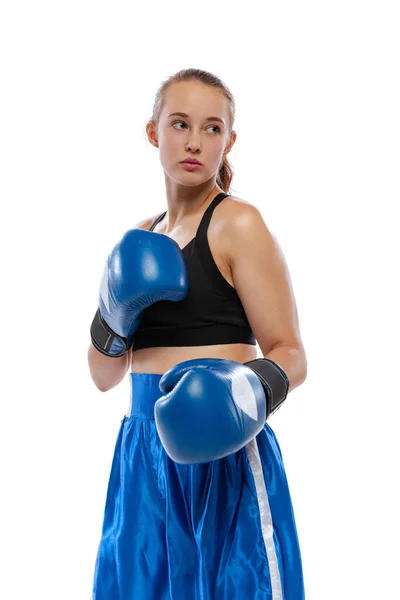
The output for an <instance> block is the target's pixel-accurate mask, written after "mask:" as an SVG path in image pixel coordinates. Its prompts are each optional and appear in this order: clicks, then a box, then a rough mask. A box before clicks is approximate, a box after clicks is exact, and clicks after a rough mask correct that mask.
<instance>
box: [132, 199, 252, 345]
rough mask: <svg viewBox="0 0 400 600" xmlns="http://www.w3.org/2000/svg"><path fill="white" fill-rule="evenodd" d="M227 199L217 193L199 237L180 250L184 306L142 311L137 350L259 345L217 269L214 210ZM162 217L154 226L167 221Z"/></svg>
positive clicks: (164, 305)
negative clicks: (211, 231) (211, 230)
mask: <svg viewBox="0 0 400 600" xmlns="http://www.w3.org/2000/svg"><path fill="white" fill-rule="evenodd" d="M227 196H228V194H225V193H223V192H222V193H220V194H218V195H217V196H216V197H215V198H214V200H213V201H212V202H211V204H210V205H209V206H208V208H207V209H206V211H205V213H204V215H203V217H202V219H201V222H200V225H199V227H198V229H197V233H196V235H195V237H194V238H193V239H192V240H191V241H190V242H189V243H188V244H187V245H186V246H185V247H184V248H183V249H182V253H183V256H184V258H185V261H186V265H187V270H188V279H189V289H188V294H187V296H186V298H185V299H184V300H182V301H180V302H172V301H171V300H163V301H161V302H155V303H154V304H152V305H151V306H149V307H148V308H146V309H145V310H144V311H143V316H142V319H141V321H140V324H139V327H138V329H137V330H136V333H135V336H134V341H133V351H135V350H139V349H141V348H154V347H161V346H208V345H215V344H239V343H240V344H252V345H255V344H256V339H255V337H254V335H253V332H252V330H251V328H250V325H249V322H248V320H247V317H246V313H245V312H244V309H243V306H242V303H241V301H240V299H239V296H238V294H237V292H236V290H235V288H234V287H232V286H231V285H230V283H228V281H227V280H226V279H225V277H224V276H223V275H222V273H221V271H220V270H219V268H218V267H217V265H216V263H215V261H214V258H213V255H212V253H211V250H210V246H209V244H208V239H207V229H208V225H209V223H210V220H211V217H212V214H213V212H214V209H215V208H216V207H217V206H218V204H219V203H220V202H221V201H222V200H223V199H224V198H226V197H227ZM165 215H166V212H164V213H162V214H161V215H160V216H159V217H157V219H156V220H155V221H154V223H153V224H152V226H151V227H150V231H153V229H154V227H155V226H156V225H157V224H158V223H159V222H160V221H161V220H162V219H163V218H164V217H165Z"/></svg>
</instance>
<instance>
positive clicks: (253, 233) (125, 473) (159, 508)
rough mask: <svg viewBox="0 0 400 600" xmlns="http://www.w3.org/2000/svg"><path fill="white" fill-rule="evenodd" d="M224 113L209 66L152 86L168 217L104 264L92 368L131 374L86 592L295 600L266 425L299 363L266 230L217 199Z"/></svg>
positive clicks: (302, 371)
mask: <svg viewBox="0 0 400 600" xmlns="http://www.w3.org/2000/svg"><path fill="white" fill-rule="evenodd" d="M234 109H235V107H234V100H233V98H232V95H231V93H230V92H229V90H228V89H227V87H226V86H225V85H224V84H223V82H221V81H220V80H219V79H218V78H217V77H215V76H214V75H212V74H210V73H207V72H204V71H200V70H195V69H188V70H184V71H180V72H179V73H177V74H175V75H174V76H172V77H170V78H169V79H168V80H166V81H165V82H164V83H163V85H162V86H161V88H160V90H159V91H158V93H157V97H156V101H155V105H154V111H153V115H152V118H151V119H150V120H149V122H148V124H147V135H148V139H149V141H150V143H151V144H152V145H153V146H155V147H156V148H158V149H159V155H160V161H161V164H162V167H163V169H164V174H165V185H166V197H167V210H166V211H165V212H164V213H162V214H161V215H159V216H154V217H151V218H149V219H145V220H144V221H142V222H140V223H138V224H137V225H136V227H134V228H133V229H132V230H130V231H128V232H127V233H126V234H125V236H124V237H123V238H122V240H121V241H120V242H119V243H118V244H117V245H116V246H115V248H114V249H113V251H112V252H111V254H110V256H109V259H108V261H107V264H106V268H105V272H104V276H103V279H102V282H101V286H100V306H99V309H98V311H97V313H96V316H95V318H94V320H93V323H92V326H91V336H92V344H91V345H90V348H89V354H88V360H89V367H90V372H91V376H92V378H93V381H94V382H95V384H96V385H97V387H98V388H99V389H100V390H101V391H107V390H109V389H110V388H112V387H114V386H115V385H117V384H118V383H119V382H120V381H121V380H122V379H123V377H124V376H125V374H126V372H127V371H128V370H130V371H131V372H130V380H131V384H132V385H131V391H132V393H131V402H130V407H129V410H128V412H127V414H126V415H125V416H124V418H123V420H122V423H121V428H120V433H119V436H118V439H117V443H116V448H115V454H114V459H113V464H112V469H111V475H110V481H109V486H108V491H107V499H106V506H105V515H104V523H103V530H102V536H101V540H100V544H99V550H98V554H97V560H96V565H95V575H94V584H93V600H228V599H229V600H304V587H303V575H302V566H301V556H300V549H299V543H298V538H297V532H296V525H295V519H294V513H293V508H292V503H291V499H290V493H289V488H288V483H287V480H286V476H285V469H284V465H283V461H282V456H281V452H280V449H279V445H278V442H277V440H276V437H275V435H274V433H273V431H272V429H271V427H270V426H269V425H268V424H267V423H266V420H267V419H268V417H269V416H270V415H271V414H272V413H273V412H274V411H275V410H277V408H279V407H280V406H281V404H282V403H283V402H284V400H285V399H286V397H287V394H288V392H289V391H291V390H293V389H294V388H296V387H297V386H299V385H300V384H301V383H302V382H303V381H304V380H305V378H306V371H307V363H306V357H305V352H304V348H303V344H302V341H301V337H300V331H299V323H298V316H297V310H296V304H295V299H294V294H293V290H292V286H291V282H290V276H289V273H288V269H287V266H286V262H285V259H284V256H283V254H282V251H281V250H280V247H279V245H278V243H277V240H276V239H275V238H274V236H273V235H271V233H270V232H269V230H268V228H267V226H266V225H265V223H264V221H263V219H262V217H261V215H260V213H259V211H258V210H257V209H256V208H255V207H254V206H253V205H252V204H250V203H248V202H246V201H244V200H242V199H240V198H237V197H234V196H231V195H229V194H227V193H226V192H227V191H228V190H229V186H230V182H231V179H232V171H231V168H230V165H229V163H228V160H227V154H228V153H229V151H230V150H231V148H232V146H233V144H234V143H235V140H236V133H235V131H234V130H233V123H234ZM261 163H262V159H260V164H261ZM160 234H161V235H160ZM256 340H257V342H258V344H259V346H260V349H261V351H262V353H263V358H258V359H257V358H256V354H257V353H256V346H255V344H256Z"/></svg>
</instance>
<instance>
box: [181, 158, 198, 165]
mask: <svg viewBox="0 0 400 600" xmlns="http://www.w3.org/2000/svg"><path fill="white" fill-rule="evenodd" d="M181 163H184V164H188V165H201V162H199V161H198V160H196V159H195V158H185V160H181Z"/></svg>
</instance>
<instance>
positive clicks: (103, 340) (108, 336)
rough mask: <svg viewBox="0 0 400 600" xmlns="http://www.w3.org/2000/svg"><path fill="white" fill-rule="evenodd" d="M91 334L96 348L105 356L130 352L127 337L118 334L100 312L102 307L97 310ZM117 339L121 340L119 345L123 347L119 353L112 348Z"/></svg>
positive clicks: (114, 356) (115, 356)
mask: <svg viewBox="0 0 400 600" xmlns="http://www.w3.org/2000/svg"><path fill="white" fill-rule="evenodd" d="M90 335H91V338H92V344H93V346H94V347H95V348H96V350H98V351H99V352H101V353H102V354H104V355H105V356H111V357H113V358H118V357H119V356H123V355H124V354H126V353H127V352H128V347H127V338H124V337H122V336H120V335H117V334H116V333H115V331H113V330H112V329H111V328H110V327H109V326H108V325H107V323H106V322H105V320H104V319H103V317H102V316H101V314H100V308H98V309H97V312H96V314H95V316H94V319H93V321H92V324H91V326H90ZM116 339H117V340H118V341H119V342H120V343H119V345H122V348H123V349H122V350H121V351H119V352H118V353H115V351H114V352H113V351H112V350H111V347H112V344H113V342H114V340H116Z"/></svg>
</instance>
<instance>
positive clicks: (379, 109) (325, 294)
mask: <svg viewBox="0 0 400 600" xmlns="http://www.w3.org/2000/svg"><path fill="white" fill-rule="evenodd" d="M138 6H139V7H138ZM395 8H396V6H395V2H392V3H391V2H385V1H380V2H377V1H376V2H361V1H360V2H356V1H354V0H353V1H352V0H347V1H343V0H339V1H337V2H330V3H325V2H317V1H310V0H306V2H302V3H299V2H293V1H292V2H285V3H274V4H273V3H261V2H260V3H257V2H246V3H245V4H243V3H235V2H233V3H228V2H220V3H215V2H202V3H201V4H200V5H199V4H198V3H197V4H194V3H190V4H188V3H182V2H167V3H163V4H161V3H160V4H159V5H158V4H154V3H151V4H148V3H147V4H146V3H145V4H144V5H136V4H134V3H130V2H113V3H112V2H94V1H91V0H80V1H79V2H77V1H73V0H72V1H70V2H68V3H67V2H61V3H60V2H50V1H47V2H45V1H43V0H39V1H38V2H34V3H28V2H26V1H25V2H23V1H18V0H14V1H13V2H11V1H9V2H5V3H4V4H3V5H2V7H1V9H0V56H1V58H0V60H1V73H0V79H1V87H2V91H1V95H0V103H1V110H0V119H1V124H0V127H1V129H0V145H1V156H0V159H1V160H0V169H1V181H0V185H1V189H0V192H1V207H2V208H1V215H2V216H1V247H2V256H3V265H2V285H1V287H2V294H1V306H2V348H1V353H2V360H1V367H2V369H1V370H2V385H1V414H2V416H1V419H0V422H1V435H0V439H1V456H2V492H1V513H0V514H1V533H2V535H1V538H0V550H1V553H2V560H1V564H2V575H1V578H0V597H1V598H5V599H7V600H17V599H18V600H20V599H21V598H36V597H37V598H41V600H48V599H52V600H53V599H54V598H57V599H58V600H71V599H72V598H73V599H74V600H81V599H82V600H89V597H90V593H91V581H92V577H93V572H94V562H95V557H96V552H97V545H98V542H99V540H100V534H101V526H102V518H103V511H104V504H105V498H106V490H107V484H108V477H109V472H110V467H111V460H112V455H113V451H114V445H115V441H116V435H117V431H118V428H119V424H120V421H121V419H122V418H123V415H124V413H125V411H126V409H127V407H128V400H129V382H128V377H126V378H125V379H124V380H123V382H122V383H121V384H120V385H119V386H117V387H116V388H114V389H113V390H111V391H109V392H107V393H105V394H102V393H101V392H99V391H98V390H97V388H96V387H95V386H94V384H93V383H92V381H91V379H90V375H89V371H88V367H87V360H86V355H87V348H88V345H89V342H90V337H89V327H90V323H91V321H92V318H93V315H94V313H95V311H96V309H97V298H98V287H99V283H100V278H101V275H102V271H103V265H104V261H105V259H106V257H107V254H108V252H109V251H110V250H111V248H112V246H113V245H114V244H115V243H116V241H117V240H118V239H119V238H120V236H121V235H122V234H123V233H124V232H125V231H126V230H127V229H129V228H130V227H132V226H133V224H134V223H136V222H137V221H138V220H139V219H142V218H144V217H147V216H151V215H153V214H157V213H159V212H162V211H163V210H165V209H166V203H165V190H164V179H163V172H162V168H161V165H160V163H159V160H158V151H157V150H156V149H155V148H153V147H152V146H150V144H149V143H148V142H147V141H146V139H145V124H146V121H147V119H148V118H149V117H150V114H151V109H152V105H153V101H154V95H155V93H156V90H157V88H158V86H159V85H160V83H161V82H162V80H163V79H164V78H166V77H167V76H169V75H171V74H172V73H174V72H176V71H178V70H180V69H182V68H187V67H196V68H201V69H204V70H209V71H211V72H213V73H215V74H216V75H218V76H219V77H220V78H222V80H223V81H224V82H225V83H226V84H227V85H228V87H229V88H230V90H231V91H232V93H233V94H234V96H235V99H236V103H237V117H236V124H235V129H236V131H237V134H238V139H237V142H236V145H235V146H234V148H233V150H232V152H231V154H230V156H229V158H230V161H231V163H232V165H233V167H234V169H235V176H234V180H233V183H232V190H231V192H232V193H233V194H235V195H238V196H239V197H241V198H243V199H245V200H247V201H248V202H251V203H253V204H254V205H255V206H257V207H258V208H259V209H260V211H261V212H262V215H263V217H264V219H265V222H266V224H267V225H268V227H269V228H270V229H271V231H273V233H274V234H275V235H276V236H277V239H278V241H279V243H280V245H281V247H282V250H283V252H284V254H285V257H286V260H287V263H288V266H289V271H290V274H291V278H292V283H293V287H294V292H295V297H296V301H297V307H298V312H299V319H300V327H301V333H302V337H303V341H304V344H305V349H306V352H307V358H308V378H307V380H306V382H305V383H304V384H303V385H302V386H301V387H300V388H297V389H296V390H294V391H293V392H292V393H291V394H290V395H289V398H288V400H287V402H286V403H285V406H284V407H283V408H282V409H281V410H280V411H279V412H278V413H277V414H276V415H274V416H273V417H272V419H271V421H270V424H271V426H272V428H273V429H274V431H275V433H276V434H277V437H278V440H279V443H280V445H281V449H282V453H283V458H284V462H285V466H286V471H287V476H288V480H289V485H290V489H291V494H292V500H293V504H294V510H295V515H296V521H297V527H298V532H299V538H300V544H301V548H302V556H303V566H304V577H305V584H306V597H307V600H337V599H338V598H340V599H341V600H354V599H355V598H360V599H361V598H362V599H363V600H372V599H374V600H375V599H376V598H388V599H390V600H392V599H393V600H394V599H396V598H400V584H399V581H398V561H399V550H398V537H399V535H400V527H399V516H398V506H399V505H400V497H399V493H398V491H397V490H398V483H399V482H398V478H399V467H398V456H399V443H398V434H397V428H398V421H397V419H396V415H397V414H398V411H397V410H396V409H397V406H398V404H399V387H398V373H399V369H398V362H399V351H398V339H399V333H400V332H399V319H398V306H399V294H398V291H397V289H398V272H399V269H398V257H399V254H400V253H399V244H398V228H399V220H398V212H397V208H398V204H399V200H400V194H399V158H400V156H399V134H400V123H399V106H400V93H399V59H398V57H399V55H400V53H399V50H400V48H399V36H398V28H399V22H398V19H397V18H396V13H395ZM138 493H140V490H138ZM121 600H122V599H121ZM188 600H190V599H188ZM215 600H218V599H215ZM244 600H253V599H247V598H245V597H244ZM286 600H290V599H286Z"/></svg>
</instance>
